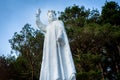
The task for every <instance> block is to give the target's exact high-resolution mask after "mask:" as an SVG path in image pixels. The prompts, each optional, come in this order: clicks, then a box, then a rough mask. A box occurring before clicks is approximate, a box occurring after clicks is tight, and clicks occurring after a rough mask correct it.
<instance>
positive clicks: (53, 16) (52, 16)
mask: <svg viewBox="0 0 120 80" xmlns="http://www.w3.org/2000/svg"><path fill="white" fill-rule="evenodd" d="M47 16H48V21H49V22H52V21H54V20H55V19H56V16H55V13H53V12H51V11H50V12H48V14H47Z"/></svg>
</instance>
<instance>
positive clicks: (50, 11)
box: [47, 10, 56, 15]
mask: <svg viewBox="0 0 120 80" xmlns="http://www.w3.org/2000/svg"><path fill="white" fill-rule="evenodd" d="M48 13H53V14H55V15H56V13H55V11H54V10H48ZM48 13H47V15H48Z"/></svg>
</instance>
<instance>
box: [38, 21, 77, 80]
mask: <svg viewBox="0 0 120 80" xmlns="http://www.w3.org/2000/svg"><path fill="white" fill-rule="evenodd" d="M75 73H76V70H75V66H74V62H73V58H72V54H71V50H70V47H69V42H68V38H67V35H66V31H65V29H64V24H63V22H62V21H60V20H56V21H53V22H51V23H50V24H49V25H48V26H47V27H46V33H45V39H44V48H43V58H42V65H41V71H40V79H39V80H75V79H73V77H75V76H73V75H75Z"/></svg>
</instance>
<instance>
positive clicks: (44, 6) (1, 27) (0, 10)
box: [0, 0, 120, 55]
mask: <svg viewBox="0 0 120 80" xmlns="http://www.w3.org/2000/svg"><path fill="white" fill-rule="evenodd" d="M105 1H106V0H0V55H3V54H4V55H8V54H10V51H11V47H10V44H9V42H8V40H9V39H11V38H12V36H13V34H14V32H19V31H20V30H21V29H22V27H23V26H24V25H25V24H26V23H30V24H31V25H32V26H33V28H35V29H37V27H36V25H35V13H36V10H37V9H38V8H40V9H41V11H42V13H41V20H42V22H43V23H46V24H47V16H46V13H47V11H48V10H56V11H64V9H65V8H66V7H68V6H72V5H73V4H76V5H79V6H82V5H83V6H85V8H90V9H92V8H97V9H98V10H99V11H100V10H101V7H102V6H103V5H104V3H105ZM107 1H111V0H107ZM112 1H116V2H118V4H119V5H120V0H112Z"/></svg>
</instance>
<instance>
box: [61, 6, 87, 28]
mask: <svg viewBox="0 0 120 80" xmlns="http://www.w3.org/2000/svg"><path fill="white" fill-rule="evenodd" d="M88 15H89V9H88V10H86V9H85V7H84V6H81V7H79V6H77V5H73V6H72V7H67V8H66V9H65V11H64V12H61V13H60V17H59V19H60V20H62V21H63V22H64V23H65V25H66V26H68V27H71V26H72V27H73V26H75V27H83V26H84V24H85V22H86V19H87V18H88Z"/></svg>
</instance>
